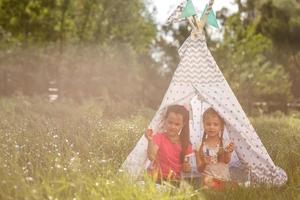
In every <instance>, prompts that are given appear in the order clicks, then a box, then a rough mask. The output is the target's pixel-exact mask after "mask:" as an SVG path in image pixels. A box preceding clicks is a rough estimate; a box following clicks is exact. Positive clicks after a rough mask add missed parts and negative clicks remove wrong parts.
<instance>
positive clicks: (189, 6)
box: [181, 0, 197, 17]
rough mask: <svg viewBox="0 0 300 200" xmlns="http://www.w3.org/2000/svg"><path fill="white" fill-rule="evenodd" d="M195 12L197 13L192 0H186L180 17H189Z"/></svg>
mask: <svg viewBox="0 0 300 200" xmlns="http://www.w3.org/2000/svg"><path fill="white" fill-rule="evenodd" d="M196 14H197V13H196V9H195V7H194V4H193V2H192V0H187V2H186V6H185V8H184V9H183V11H182V13H181V17H190V16H193V15H196Z"/></svg>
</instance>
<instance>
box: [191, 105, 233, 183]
mask: <svg viewBox="0 0 300 200" xmlns="http://www.w3.org/2000/svg"><path fill="white" fill-rule="evenodd" d="M224 124H225V122H224V120H223V119H222V118H221V116H220V115H219V114H218V113H217V112H216V111H215V110H214V109H213V108H208V109H207V110H206V111H205V112H204V113H203V125H204V134H203V138H202V142H201V143H200V145H199V147H198V148H197V149H196V150H195V156H196V163H197V169H198V171H199V172H201V173H202V174H203V179H202V183H203V185H204V187H206V188H216V189H217V188H222V187H223V186H224V184H225V182H227V181H230V174H229V167H228V163H229V162H230V159H231V153H232V152H233V150H234V144H233V143H232V142H229V141H228V140H224V139H223V131H224ZM224 146H225V148H224Z"/></svg>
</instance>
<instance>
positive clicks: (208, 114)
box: [201, 107, 225, 159]
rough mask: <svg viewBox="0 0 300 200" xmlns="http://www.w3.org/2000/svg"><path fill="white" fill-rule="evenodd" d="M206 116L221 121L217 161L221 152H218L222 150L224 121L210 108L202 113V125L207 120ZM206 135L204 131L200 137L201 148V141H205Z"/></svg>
mask: <svg viewBox="0 0 300 200" xmlns="http://www.w3.org/2000/svg"><path fill="white" fill-rule="evenodd" d="M208 116H217V117H218V118H219V119H220V121H221V125H222V130H221V136H220V140H221V141H220V148H219V151H218V159H219V156H220V154H221V152H222V151H220V149H221V150H223V133H224V126H225V121H224V119H223V118H222V117H221V116H220V115H219V113H218V112H217V111H215V110H214V109H213V108H212V107H209V108H208V109H207V110H205V111H204V113H203V118H202V119H203V124H204V122H205V119H207V117H208ZM206 135H207V134H206V133H205V131H204V132H203V137H202V143H201V146H202V145H203V141H204V140H205V138H206Z"/></svg>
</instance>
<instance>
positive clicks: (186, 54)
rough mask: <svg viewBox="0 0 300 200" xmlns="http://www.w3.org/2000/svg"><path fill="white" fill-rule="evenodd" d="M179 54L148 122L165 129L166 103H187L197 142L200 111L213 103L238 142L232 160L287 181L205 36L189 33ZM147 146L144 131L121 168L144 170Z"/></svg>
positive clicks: (262, 177) (267, 179)
mask: <svg viewBox="0 0 300 200" xmlns="http://www.w3.org/2000/svg"><path fill="white" fill-rule="evenodd" d="M179 55H180V63H179V65H178V67H177V69H176V71H175V73H174V75H173V78H172V81H171V83H170V86H169V88H168V90H167V92H166V94H165V96H164V98H163V101H162V103H161V105H160V107H159V109H158V111H157V113H156V114H155V116H154V118H153V119H152V121H151V123H150V125H149V127H151V128H152V129H153V130H154V131H155V132H157V131H162V129H163V127H162V125H163V120H164V115H165V111H166V108H167V106H169V105H172V104H180V105H186V104H189V105H190V116H191V118H190V123H191V126H190V134H191V142H192V145H193V147H194V148H195V147H196V146H198V145H199V143H200V142H201V139H202V134H203V125H202V118H201V117H202V113H203V112H204V111H205V109H207V108H208V107H212V108H214V109H215V110H216V111H217V112H218V113H219V114H220V116H221V117H222V118H223V119H224V120H225V123H226V131H225V137H228V138H230V140H232V141H233V142H234V143H235V146H236V148H235V153H234V155H233V159H232V162H231V165H239V164H243V165H244V166H246V167H247V169H248V170H249V171H250V177H251V183H266V184H270V185H277V186H280V185H282V184H284V183H285V182H286V181H287V175H286V173H285V172H284V171H283V170H282V169H281V168H279V167H277V166H275V164H274V163H273V161H272V159H271V158H270V156H269V154H268V152H267V150H266V148H265V147H264V145H263V144H262V142H261V140H260V138H259V137H258V135H257V133H256V132H255V130H254V128H253V127H252V125H251V123H250V121H249V120H248V118H247V116H246V115H245V113H244V111H243V109H242V107H241V106H240V104H239V102H238V101H237V99H236V97H235V95H234V93H233V92H232V90H231V88H230V86H229V85H228V83H227V81H226V80H225V78H224V76H223V74H222V72H221V71H220V69H219V68H218V66H217V64H216V62H215V60H214V58H213V57H212V55H211V53H210V51H209V50H208V48H207V45H206V41H205V38H204V36H202V37H201V38H198V39H197V40H195V41H194V40H192V39H191V37H189V38H187V40H186V41H185V42H184V44H183V45H182V46H181V47H180V49H179ZM146 151H147V140H146V139H145V137H144V136H142V138H141V139H140V140H139V142H138V143H137V145H136V146H135V148H134V149H133V151H132V152H131V153H130V154H129V156H128V157H127V159H126V160H125V162H124V163H123V165H122V168H123V169H125V170H126V171H128V172H129V173H130V174H131V175H133V176H138V175H140V174H141V173H142V172H143V170H144V169H145V167H146V163H147V162H146V161H147V153H146ZM193 165H195V162H193ZM193 167H194V168H196V167H195V166H193Z"/></svg>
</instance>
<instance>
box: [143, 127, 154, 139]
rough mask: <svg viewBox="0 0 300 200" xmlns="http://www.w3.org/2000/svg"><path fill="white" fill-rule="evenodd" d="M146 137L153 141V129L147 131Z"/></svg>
mask: <svg viewBox="0 0 300 200" xmlns="http://www.w3.org/2000/svg"><path fill="white" fill-rule="evenodd" d="M145 137H146V138H147V140H148V141H152V140H153V130H152V129H151V128H148V129H147V131H146V133H145Z"/></svg>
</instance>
